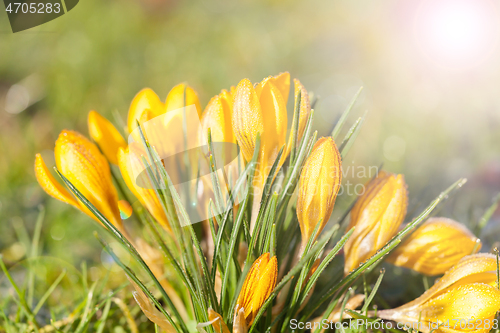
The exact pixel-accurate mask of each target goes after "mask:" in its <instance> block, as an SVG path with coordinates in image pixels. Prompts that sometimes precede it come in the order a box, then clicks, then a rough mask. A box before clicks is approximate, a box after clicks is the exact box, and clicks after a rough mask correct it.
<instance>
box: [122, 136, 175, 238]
mask: <svg viewBox="0 0 500 333" xmlns="http://www.w3.org/2000/svg"><path fill="white" fill-rule="evenodd" d="M130 147H133V148H132V149H133V151H134V152H133V153H130V152H129V147H127V148H126V149H122V148H120V150H119V152H118V166H119V167H120V172H121V174H122V177H123V180H124V181H125V184H126V185H127V187H128V188H129V190H130V191H131V192H132V193H133V194H134V195H135V197H136V198H137V199H138V200H139V201H140V203H141V204H142V205H143V206H144V207H146V209H147V210H148V211H149V213H150V214H151V215H153V217H154V218H155V220H156V221H157V222H158V223H160V224H161V226H162V227H164V228H165V229H166V230H168V231H171V228H170V224H169V222H168V219H167V216H166V214H165V211H164V210H163V206H162V204H161V203H160V200H159V199H158V196H157V195H156V192H155V190H154V186H153V185H152V184H150V183H149V184H146V186H140V185H139V184H137V180H136V179H134V175H135V174H140V173H141V172H142V171H143V170H144V169H145V166H144V164H143V162H142V161H141V159H140V156H141V155H139V154H138V152H140V151H142V147H141V146H140V144H138V143H136V142H133V143H131V146H130ZM145 155H146V152H144V154H143V155H142V156H145ZM141 180H148V177H141Z"/></svg>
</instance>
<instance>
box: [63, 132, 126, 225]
mask: <svg viewBox="0 0 500 333" xmlns="http://www.w3.org/2000/svg"><path fill="white" fill-rule="evenodd" d="M54 154H55V159H56V165H57V168H58V169H59V171H60V172H61V173H62V174H63V175H64V176H65V177H66V178H67V179H68V180H69V181H70V182H71V183H72V184H73V185H74V186H75V187H76V188H77V189H78V190H79V191H80V192H81V193H82V194H83V196H85V198H87V200H89V201H90V202H91V203H92V205H94V206H95V207H96V209H97V210H98V211H99V212H101V213H102V214H103V215H104V216H105V217H106V218H107V219H108V220H109V221H110V222H111V223H113V225H115V226H116V227H118V228H120V229H122V221H121V218H120V211H119V209H118V194H117V193H116V189H115V187H114V185H113V182H112V180H111V173H110V170H109V164H108V161H107V160H106V158H105V157H104V155H102V154H101V152H100V151H99V149H98V148H97V146H96V145H95V144H93V143H92V142H90V141H89V140H88V139H87V138H85V137H84V136H82V135H81V134H79V133H77V132H74V131H67V130H64V131H62V132H61V134H60V135H59V138H58V139H57V141H56V147H55V150H54ZM80 206H81V209H82V210H83V211H84V212H86V213H87V214H89V216H92V217H93V214H92V213H91V212H90V211H88V209H87V208H86V207H85V206H84V205H80ZM94 219H96V218H95V217H94Z"/></svg>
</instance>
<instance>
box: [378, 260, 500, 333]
mask: <svg viewBox="0 0 500 333" xmlns="http://www.w3.org/2000/svg"><path fill="white" fill-rule="evenodd" d="M496 269H497V263H496V258H495V257H494V256H493V255H491V254H486V253H480V254H474V255H470V256H467V257H464V258H463V259H462V260H460V261H459V262H458V263H457V264H456V265H455V266H453V267H452V268H451V269H449V270H448V271H447V272H446V273H445V274H444V276H443V277H442V278H441V279H439V280H438V281H437V282H436V283H435V284H434V285H433V286H432V287H431V288H429V289H428V290H427V291H426V292H424V293H423V294H422V295H421V296H420V297H418V298H417V299H415V300H414V301H412V302H409V303H407V304H405V305H403V306H400V307H398V308H395V309H391V310H382V311H378V312H377V316H378V317H380V318H382V319H389V320H394V321H399V322H404V323H411V322H413V323H415V327H417V326H416V325H417V324H416V323H417V322H419V320H420V324H419V326H418V330H419V331H421V332H424V333H428V332H431V331H434V332H437V333H444V332H466V331H467V332H471V331H474V330H472V329H471V328H470V326H467V325H464V321H465V323H466V324H468V323H470V325H472V324H473V325H474V326H473V328H474V329H476V330H475V331H474V332H488V331H489V330H490V329H491V328H492V327H493V319H494V318H495V314H496V312H497V311H498V310H500V290H498V287H497V285H496V284H497V277H496ZM457 319H458V321H457ZM460 321H462V322H460ZM436 323H439V324H442V323H444V324H443V327H439V328H438V325H439V324H436Z"/></svg>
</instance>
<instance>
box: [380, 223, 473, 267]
mask: <svg viewBox="0 0 500 333" xmlns="http://www.w3.org/2000/svg"><path fill="white" fill-rule="evenodd" d="M480 248H481V242H480V241H479V239H477V238H476V237H475V236H474V235H473V234H472V233H471V232H470V231H469V230H468V229H467V228H466V227H465V226H463V225H462V224H459V223H457V222H455V221H453V220H450V219H447V218H444V217H437V218H431V219H429V220H427V222H425V223H424V224H422V225H421V226H420V227H419V228H417V229H416V230H415V232H413V234H411V235H410V236H409V237H408V238H407V239H406V240H405V241H404V242H403V243H402V244H401V245H399V246H398V247H397V248H396V249H395V250H394V251H393V252H392V253H391V255H390V256H389V257H388V258H387V261H389V262H391V263H393V264H394V265H396V266H401V267H406V268H410V269H413V270H415V271H417V272H419V273H422V274H425V275H439V274H443V273H444V272H446V271H447V270H448V269H449V268H450V267H451V266H453V265H455V264H456V263H457V262H458V261H459V260H460V259H462V258H463V257H465V256H466V255H469V254H472V253H473V252H474V253H475V252H477V251H479V249H480Z"/></svg>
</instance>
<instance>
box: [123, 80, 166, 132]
mask: <svg viewBox="0 0 500 333" xmlns="http://www.w3.org/2000/svg"><path fill="white" fill-rule="evenodd" d="M146 110H149V111H150V112H151V113H152V117H157V116H159V115H161V114H163V113H164V112H165V104H163V103H162V102H161V101H160V98H159V97H158V95H156V93H155V92H154V91H153V90H151V89H150V88H144V89H142V90H141V91H139V92H138V93H137V95H135V97H134V99H133V100H132V103H131V104H130V108H129V110H128V118H127V128H128V132H129V133H132V131H133V130H134V129H135V128H136V127H137V121H138V120H140V119H141V116H142V114H143V112H144V111H146Z"/></svg>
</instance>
